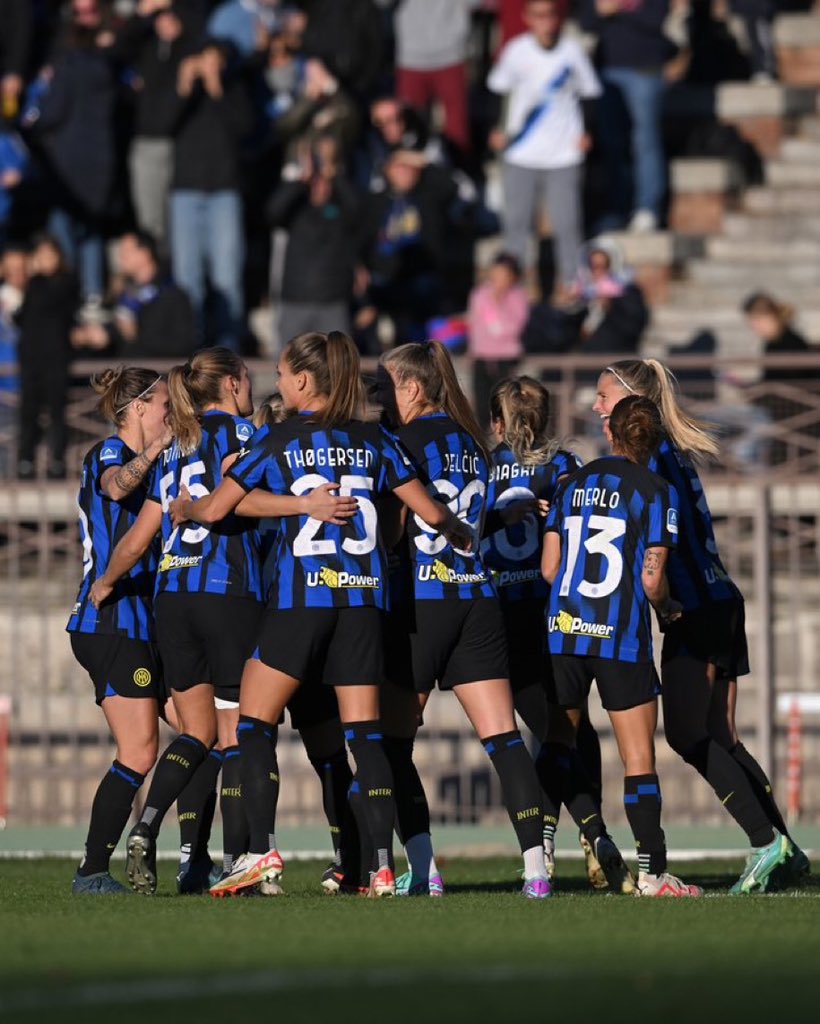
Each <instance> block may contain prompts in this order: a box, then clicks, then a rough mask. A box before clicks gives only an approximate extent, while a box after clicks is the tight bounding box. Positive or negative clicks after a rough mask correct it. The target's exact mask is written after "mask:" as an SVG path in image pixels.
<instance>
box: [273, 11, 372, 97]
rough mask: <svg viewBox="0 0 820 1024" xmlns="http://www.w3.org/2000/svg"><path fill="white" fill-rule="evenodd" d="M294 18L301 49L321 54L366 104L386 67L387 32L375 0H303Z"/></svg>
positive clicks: (326, 62) (293, 26)
mask: <svg viewBox="0 0 820 1024" xmlns="http://www.w3.org/2000/svg"><path fill="white" fill-rule="evenodd" d="M299 6H300V8H301V10H302V14H301V20H300V15H296V16H293V17H292V18H291V26H290V29H291V31H295V32H296V33H298V34H299V35H301V48H302V50H303V51H304V53H305V54H307V56H309V57H317V58H318V59H319V60H321V61H322V63H323V64H324V65H325V67H326V68H327V69H328V70H329V71H330V73H331V74H332V75H333V76H334V77H335V78H338V80H339V82H340V83H341V85H342V87H343V88H344V89H345V91H346V92H348V93H349V94H350V95H351V96H353V97H354V98H355V99H356V100H357V101H358V102H359V103H362V104H364V103H366V102H367V101H368V100H369V99H370V97H371V94H372V92H373V89H374V87H375V84H376V81H377V80H378V77H379V74H380V73H381V70H382V61H383V59H384V33H383V29H382V19H381V16H380V13H379V10H378V8H377V7H376V6H375V4H374V3H373V0H345V2H344V3H339V0H301V2H300V4H299Z"/></svg>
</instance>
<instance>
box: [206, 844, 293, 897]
mask: <svg viewBox="0 0 820 1024" xmlns="http://www.w3.org/2000/svg"><path fill="white" fill-rule="evenodd" d="M284 870H285V865H284V863H283V861H282V858H281V856H280V855H279V851H278V850H268V852H267V853H262V854H260V853H243V854H242V856H241V857H237V859H236V860H235V861H234V863H233V866H232V867H231V870H230V871H229V872H228V874H226V875H223V877H222V878H220V880H219V881H218V882H217V883H216V884H215V885H212V886H211V889H210V893H211V896H217V897H221V896H235V895H236V894H237V893H239V892H241V891H242V890H243V889H249V888H251V887H253V886H256V885H260V883H262V882H265V883H271V884H270V885H269V886H267V885H266V888H267V889H268V891H267V892H266V893H265V894H264V895H268V896H278V895H280V894H281V892H282V890H281V888H280V887H279V886H278V884H276V883H278V881H279V879H280V878H281V877H282V872H283V871H284Z"/></svg>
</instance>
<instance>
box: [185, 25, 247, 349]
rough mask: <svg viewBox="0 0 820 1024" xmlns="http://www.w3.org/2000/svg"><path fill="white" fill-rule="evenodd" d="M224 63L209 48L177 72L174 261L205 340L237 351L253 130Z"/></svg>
mask: <svg viewBox="0 0 820 1024" xmlns="http://www.w3.org/2000/svg"><path fill="white" fill-rule="evenodd" d="M226 65H227V57H226V53H225V51H224V49H223V48H222V47H221V46H218V45H217V44H215V43H208V44H207V45H206V46H205V48H204V49H203V50H202V52H201V53H198V54H194V55H192V56H190V57H186V58H185V59H184V60H183V61H182V63H181V64H180V67H179V78H178V83H177V91H178V93H179V95H180V96H181V97H182V99H183V100H184V101H185V102H184V106H183V110H182V113H181V116H180V120H179V122H178V124H177V128H176V135H175V138H174V177H173V183H172V191H171V257H172V263H173V269H174V279H175V280H176V282H177V283H178V284H179V285H180V286H181V287H182V288H184V289H185V290H186V291H187V293H188V297H189V298H190V300H191V302H192V304H193V307H194V312H195V314H196V317H197V324H198V330H199V339H200V342H204V341H206V340H207V341H208V342H211V343H213V344H219V345H225V346H227V347H228V348H232V349H234V350H238V349H239V346H240V338H241V334H242V319H243V306H244V303H243V297H242V261H243V256H244V233H243V229H242V199H241V195H240V191H239V188H240V169H239V146H240V142H241V140H242V139H243V138H244V137H245V136H246V135H247V134H248V133H249V132H250V130H251V129H252V127H253V107H252V105H251V102H250V99H249V97H248V96H247V94H246V92H245V88H244V84H243V82H242V80H241V79H239V78H238V77H236V76H230V75H228V74H227V73H226ZM206 269H207V273H208V279H209V281H210V284H211V287H212V289H213V293H214V295H213V298H214V304H215V310H214V313H215V315H214V326H215V330H214V334H215V336H214V337H207V338H206V333H205V300H206V294H205V275H206Z"/></svg>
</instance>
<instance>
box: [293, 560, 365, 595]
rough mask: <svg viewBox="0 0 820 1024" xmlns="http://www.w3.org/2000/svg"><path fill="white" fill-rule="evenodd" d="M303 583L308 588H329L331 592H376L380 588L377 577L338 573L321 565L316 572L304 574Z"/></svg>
mask: <svg viewBox="0 0 820 1024" xmlns="http://www.w3.org/2000/svg"><path fill="white" fill-rule="evenodd" d="M305 583H306V585H307V586H309V587H330V588H331V589H332V590H350V589H364V590H378V589H379V587H380V586H381V580H380V578H379V577H378V576H365V575H363V574H359V573H352V572H339V571H337V570H336V569H330V568H328V566H326V565H323V566H322V567H321V569H319V571H318V572H308V573H305Z"/></svg>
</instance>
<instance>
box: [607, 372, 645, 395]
mask: <svg viewBox="0 0 820 1024" xmlns="http://www.w3.org/2000/svg"><path fill="white" fill-rule="evenodd" d="M604 373H611V374H612V376H613V377H615V378H616V379H617V380H618V381H619V383H620V384H621V387H623V388H626V390H627V391H628V392H629V393H630V394H631V395H637V394H638V392H637V391H636V390H635V389H634V388H633V387H632V385H631V384H627V382H626V381H625V380H624V379H623V377H622V376H621V375H620V373H618V371H617V370H616V369H615V368H614V367H612V366H606V367H604Z"/></svg>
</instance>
